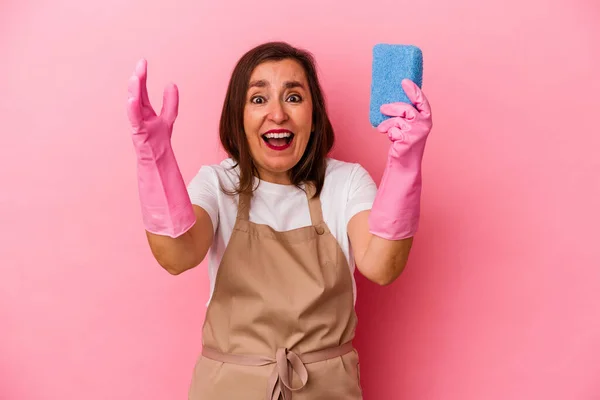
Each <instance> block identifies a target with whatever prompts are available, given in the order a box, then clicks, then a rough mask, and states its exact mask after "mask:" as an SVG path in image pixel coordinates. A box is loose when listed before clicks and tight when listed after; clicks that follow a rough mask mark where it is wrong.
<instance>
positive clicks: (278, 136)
mask: <svg viewBox="0 0 600 400" xmlns="http://www.w3.org/2000/svg"><path fill="white" fill-rule="evenodd" d="M262 139H263V140H264V141H265V143H266V145H267V146H268V147H269V148H270V149H273V150H285V149H287V148H288V147H290V145H291V144H292V141H293V140H294V134H293V133H292V132H290V131H288V130H285V129H274V130H271V131H268V132H267V133H265V134H264V135H262Z"/></svg>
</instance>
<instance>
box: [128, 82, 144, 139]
mask: <svg viewBox="0 0 600 400" xmlns="http://www.w3.org/2000/svg"><path fill="white" fill-rule="evenodd" d="M128 92H129V96H128V98H127V117H128V118H129V122H130V123H131V125H132V126H133V128H134V130H136V129H138V128H139V127H140V126H141V124H142V121H143V118H142V108H141V104H140V80H139V78H138V77H137V76H135V75H134V76H132V77H131V78H130V79H129V82H128Z"/></svg>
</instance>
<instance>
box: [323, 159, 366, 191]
mask: <svg viewBox="0 0 600 400" xmlns="http://www.w3.org/2000/svg"><path fill="white" fill-rule="evenodd" d="M365 179H367V180H371V175H370V174H369V172H368V171H367V170H366V169H365V168H364V167H363V166H362V165H361V164H359V163H356V162H348V161H341V160H337V159H335V158H328V159H327V170H326V172H325V182H326V183H334V184H335V183H345V184H346V185H351V184H352V182H354V181H356V180H359V181H360V180H365ZM328 181H329V182H328Z"/></svg>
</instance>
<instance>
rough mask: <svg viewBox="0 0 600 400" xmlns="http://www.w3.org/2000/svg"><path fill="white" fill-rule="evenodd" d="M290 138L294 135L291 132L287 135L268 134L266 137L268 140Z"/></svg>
mask: <svg viewBox="0 0 600 400" xmlns="http://www.w3.org/2000/svg"><path fill="white" fill-rule="evenodd" d="M290 136H292V134H291V133H289V132H285V133H267V134H266V135H265V137H266V138H267V139H283V138H288V137H290Z"/></svg>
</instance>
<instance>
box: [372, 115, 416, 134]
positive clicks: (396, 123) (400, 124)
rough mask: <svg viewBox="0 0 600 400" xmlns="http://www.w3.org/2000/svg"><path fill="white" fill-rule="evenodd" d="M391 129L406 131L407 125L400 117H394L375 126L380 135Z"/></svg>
mask: <svg viewBox="0 0 600 400" xmlns="http://www.w3.org/2000/svg"><path fill="white" fill-rule="evenodd" d="M393 127H396V128H399V129H401V130H404V131H407V130H409V128H410V127H409V126H408V123H407V122H406V121H405V120H404V119H403V118H402V117H394V118H388V119H386V120H385V121H383V122H381V123H380V124H379V125H377V130H378V131H379V132H381V133H386V132H388V131H389V130H390V129H392V128H393Z"/></svg>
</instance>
